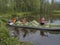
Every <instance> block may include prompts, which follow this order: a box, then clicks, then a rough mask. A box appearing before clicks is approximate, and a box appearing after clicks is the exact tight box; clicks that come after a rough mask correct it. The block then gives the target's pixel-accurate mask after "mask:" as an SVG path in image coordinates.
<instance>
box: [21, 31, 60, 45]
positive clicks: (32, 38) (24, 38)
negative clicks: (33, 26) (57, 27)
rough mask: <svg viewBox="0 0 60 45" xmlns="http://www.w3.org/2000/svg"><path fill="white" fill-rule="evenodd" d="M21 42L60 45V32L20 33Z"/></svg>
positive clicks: (38, 44)
mask: <svg viewBox="0 0 60 45" xmlns="http://www.w3.org/2000/svg"><path fill="white" fill-rule="evenodd" d="M20 41H21V42H30V43H32V44H34V45H60V31H39V30H31V31H28V30H26V31H25V32H24V31H22V30H21V31H20Z"/></svg>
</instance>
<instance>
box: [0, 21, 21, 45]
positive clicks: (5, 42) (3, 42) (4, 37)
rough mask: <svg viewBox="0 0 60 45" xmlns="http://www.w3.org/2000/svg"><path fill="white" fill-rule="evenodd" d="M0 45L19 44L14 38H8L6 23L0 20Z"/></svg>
mask: <svg viewBox="0 0 60 45" xmlns="http://www.w3.org/2000/svg"><path fill="white" fill-rule="evenodd" d="M0 23H1V24H0V26H1V27H0V45H20V42H19V41H18V39H17V38H15V37H10V34H9V30H8V27H6V23H5V22H4V21H1V20H0Z"/></svg>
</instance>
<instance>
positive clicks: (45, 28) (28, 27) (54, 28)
mask: <svg viewBox="0 0 60 45" xmlns="http://www.w3.org/2000/svg"><path fill="white" fill-rule="evenodd" d="M8 27H11V28H12V27H15V28H26V29H35V30H49V31H60V27H52V28H51V27H33V26H32V27H31V26H17V25H8Z"/></svg>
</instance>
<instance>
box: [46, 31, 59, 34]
mask: <svg viewBox="0 0 60 45" xmlns="http://www.w3.org/2000/svg"><path fill="white" fill-rule="evenodd" d="M46 32H49V33H50V34H60V31H46Z"/></svg>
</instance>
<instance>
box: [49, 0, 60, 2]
mask: <svg viewBox="0 0 60 45" xmlns="http://www.w3.org/2000/svg"><path fill="white" fill-rule="evenodd" d="M49 2H50V3H51V0H49ZM56 2H60V0H56Z"/></svg>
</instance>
